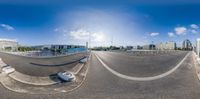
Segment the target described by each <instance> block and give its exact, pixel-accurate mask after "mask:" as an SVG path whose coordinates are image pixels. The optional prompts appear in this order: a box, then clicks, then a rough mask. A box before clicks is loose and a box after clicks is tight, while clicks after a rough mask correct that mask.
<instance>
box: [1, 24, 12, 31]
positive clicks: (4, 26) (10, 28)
mask: <svg viewBox="0 0 200 99" xmlns="http://www.w3.org/2000/svg"><path fill="white" fill-rule="evenodd" d="M0 26H1V27H2V28H4V29H6V30H14V27H12V26H10V25H7V24H0Z"/></svg>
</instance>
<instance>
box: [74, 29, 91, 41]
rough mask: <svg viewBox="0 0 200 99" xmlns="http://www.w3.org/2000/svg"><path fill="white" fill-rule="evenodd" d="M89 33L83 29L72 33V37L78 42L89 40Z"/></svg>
mask: <svg viewBox="0 0 200 99" xmlns="http://www.w3.org/2000/svg"><path fill="white" fill-rule="evenodd" d="M89 34H90V33H89V32H88V31H86V30H83V29H78V30H75V31H71V32H70V36H71V37H73V38H74V39H78V40H86V39H88V38H89Z"/></svg>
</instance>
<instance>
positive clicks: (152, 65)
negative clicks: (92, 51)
mask: <svg viewBox="0 0 200 99" xmlns="http://www.w3.org/2000/svg"><path fill="white" fill-rule="evenodd" d="M96 54H97V55H98V56H99V57H100V58H101V59H102V60H103V61H104V62H105V63H106V64H107V65H108V66H109V67H110V68H112V69H113V70H115V71H117V72H119V73H121V74H125V75H129V76H134V77H149V76H150V77H151V76H156V75H159V74H162V73H164V72H166V71H168V70H170V69H172V68H173V67H174V66H176V65H177V64H178V63H179V62H180V61H181V60H182V59H183V57H184V56H185V55H186V54H187V52H179V51H178V52H176V53H173V54H170V55H169V54H163V55H143V56H133V55H131V54H129V55H127V54H123V53H115V52H96Z"/></svg>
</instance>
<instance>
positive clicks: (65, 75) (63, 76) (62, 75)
mask: <svg viewBox="0 0 200 99" xmlns="http://www.w3.org/2000/svg"><path fill="white" fill-rule="evenodd" d="M57 76H58V78H59V79H60V80H62V81H64V82H70V81H75V80H76V77H75V75H74V74H73V73H71V72H59V73H58V74H57Z"/></svg>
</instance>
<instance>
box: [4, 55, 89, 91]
mask: <svg viewBox="0 0 200 99" xmlns="http://www.w3.org/2000/svg"><path fill="white" fill-rule="evenodd" d="M90 57H91V54H90V56H89V58H88V60H89V59H90ZM89 64H90V63H89V62H88V61H87V63H86V64H84V65H88V66H87V68H86V71H85V72H84V78H83V80H82V81H81V83H80V84H79V85H77V86H76V87H75V88H73V89H70V90H67V91H63V92H62V91H61V92H56V93H54V94H58V93H66V94H70V92H72V91H74V90H76V89H78V88H79V87H81V85H83V83H84V81H85V79H86V76H87V73H88V70H89ZM83 67H84V66H83ZM80 70H81V69H80ZM80 70H79V71H80ZM0 76H1V75H0ZM0 82H1V81H0ZM1 85H3V86H4V87H5V88H6V89H8V90H10V91H13V92H17V93H21V94H24V93H26V92H27V91H26V90H19V91H20V92H19V91H16V90H13V89H12V88H10V87H7V86H6V85H4V83H2V82H1ZM29 94H35V93H29Z"/></svg>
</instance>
